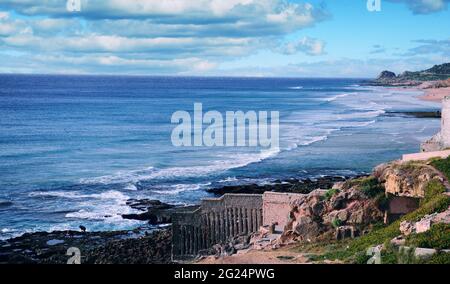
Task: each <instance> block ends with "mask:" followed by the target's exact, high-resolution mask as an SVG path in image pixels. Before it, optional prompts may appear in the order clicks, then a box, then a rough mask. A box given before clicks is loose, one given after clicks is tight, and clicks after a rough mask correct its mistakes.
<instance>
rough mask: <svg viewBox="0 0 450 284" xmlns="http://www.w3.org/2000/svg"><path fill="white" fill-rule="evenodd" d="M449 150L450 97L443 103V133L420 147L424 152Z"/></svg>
mask: <svg viewBox="0 0 450 284" xmlns="http://www.w3.org/2000/svg"><path fill="white" fill-rule="evenodd" d="M447 148H450V97H446V98H444V100H443V101H442V120H441V131H440V132H439V133H438V134H436V135H435V136H434V137H433V138H431V139H430V140H428V141H426V142H424V143H422V145H421V146H420V149H421V151H422V152H435V151H441V150H445V149H447Z"/></svg>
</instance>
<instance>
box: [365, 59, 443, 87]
mask: <svg viewBox="0 0 450 284" xmlns="http://www.w3.org/2000/svg"><path fill="white" fill-rule="evenodd" d="M449 78H450V63H444V64H441V65H435V66H433V67H432V68H429V69H426V70H422V71H417V72H411V71H405V72H403V73H402V74H399V75H396V74H395V73H394V72H391V71H387V70H386V71H383V72H381V74H380V75H379V76H378V78H377V79H376V80H374V81H372V82H370V84H372V85H376V86H419V85H421V84H423V83H424V82H433V83H432V84H430V85H427V87H428V88H443V87H449V84H448V79H449Z"/></svg>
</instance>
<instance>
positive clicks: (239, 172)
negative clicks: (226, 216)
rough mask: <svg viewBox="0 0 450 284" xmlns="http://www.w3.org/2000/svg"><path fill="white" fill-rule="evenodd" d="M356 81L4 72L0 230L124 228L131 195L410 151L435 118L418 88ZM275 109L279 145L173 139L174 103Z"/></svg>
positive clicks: (363, 168)
mask: <svg viewBox="0 0 450 284" xmlns="http://www.w3.org/2000/svg"><path fill="white" fill-rule="evenodd" d="M360 84H361V81H360V80H357V79H281V78H192V77H129V76H46V75H0V238H8V237H11V236H15V235H18V234H21V233H23V232H32V231H41V230H46V231H51V230H57V229H77V228H78V226H79V225H80V224H83V225H85V226H86V227H88V229H89V230H108V229H124V228H131V227H133V226H136V225H138V224H139V223H138V222H135V221H126V220H123V219H122V218H121V214H125V213H130V212H132V210H131V209H130V208H129V207H128V206H126V204H125V202H126V201H127V200H128V199H130V198H151V199H159V200H161V201H164V202H170V203H176V204H194V203H198V202H199V200H200V199H201V198H204V197H207V196H208V194H207V193H206V192H205V190H204V189H205V188H210V187H220V186H224V185H231V184H243V183H268V182H271V181H273V180H275V179H283V178H291V177H298V178H305V177H310V178H314V177H318V176H321V175H354V174H359V173H362V172H368V171H370V170H371V169H372V168H373V166H375V165H377V164H379V163H381V162H385V161H389V160H392V159H397V158H399V157H400V156H401V155H402V154H404V153H408V152H416V151H417V150H418V147H419V146H418V145H419V144H420V142H421V141H423V140H425V139H426V138H428V137H430V136H432V135H433V134H434V133H435V132H437V131H438V128H439V120H437V119H418V118H412V117H405V116H404V115H398V114H396V115H393V114H389V112H395V111H419V110H437V109H438V108H439V105H438V104H435V103H427V102H423V101H420V100H418V99H417V98H416V97H417V95H418V93H414V92H405V91H396V90H388V89H383V88H372V87H361V86H360ZM194 103H202V104H203V108H204V111H205V112H206V111H208V110H217V111H220V112H221V113H225V112H226V111H237V110H242V111H244V112H245V111H250V110H253V111H260V110H266V111H279V112H280V143H281V145H280V146H281V147H280V151H272V150H267V149H260V148H242V147H241V148H238V147H232V148H225V147H213V148H205V147H200V148H194V147H192V148H186V147H182V148H176V147H174V146H172V143H171V139H170V137H171V132H172V129H173V128H174V126H175V125H172V124H171V123H170V120H171V116H172V114H173V112H175V111H179V110H186V111H190V112H192V111H193V106H194Z"/></svg>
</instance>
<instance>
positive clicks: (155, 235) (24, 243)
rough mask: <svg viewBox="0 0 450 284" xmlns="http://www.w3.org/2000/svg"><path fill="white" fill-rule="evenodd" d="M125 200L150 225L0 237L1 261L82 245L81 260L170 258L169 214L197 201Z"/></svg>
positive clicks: (47, 255) (57, 259)
mask: <svg viewBox="0 0 450 284" xmlns="http://www.w3.org/2000/svg"><path fill="white" fill-rule="evenodd" d="M348 178H349V177H320V178H318V179H304V180H299V179H289V180H284V181H281V180H278V181H274V182H273V183H271V184H267V185H256V184H251V185H237V186H226V187H223V188H217V189H210V190H208V191H209V192H210V193H212V194H214V195H216V196H221V195H223V194H226V193H235V194H262V193H264V192H266V191H275V192H291V193H309V192H312V191H313V190H315V189H319V188H331V187H332V186H333V185H334V184H335V183H337V182H343V181H345V180H347V179H348ZM127 205H128V206H130V207H131V208H133V209H135V210H137V211H138V213H135V214H126V215H123V216H122V217H123V218H124V219H129V220H139V221H145V222H147V225H146V226H143V227H139V228H136V229H134V230H128V231H109V232H89V231H87V232H83V231H55V232H36V233H27V234H24V235H22V236H20V237H17V238H13V239H9V240H5V241H0V264H1V263H5V264H6V263H9V264H14V263H17V264H21V263H22V264H24V263H29V264H45V263H52V264H65V263H67V261H68V259H69V258H70V256H67V255H66V254H67V250H68V249H69V248H78V249H79V250H80V252H81V263H83V264H121V263H126V264H149V263H171V245H172V235H171V228H170V223H171V222H172V219H171V216H172V214H174V213H176V212H183V211H194V210H195V209H196V208H198V205H191V206H179V205H178V206H177V205H172V204H167V203H163V202H161V201H159V200H151V199H140V200H137V199H130V200H128V201H127ZM83 229H85V228H84V227H83Z"/></svg>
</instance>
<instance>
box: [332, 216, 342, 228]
mask: <svg viewBox="0 0 450 284" xmlns="http://www.w3.org/2000/svg"><path fill="white" fill-rule="evenodd" d="M331 225H332V226H333V227H334V228H339V227H340V226H342V221H341V220H339V219H337V218H336V219H334V220H333V221H332V222H331Z"/></svg>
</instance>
